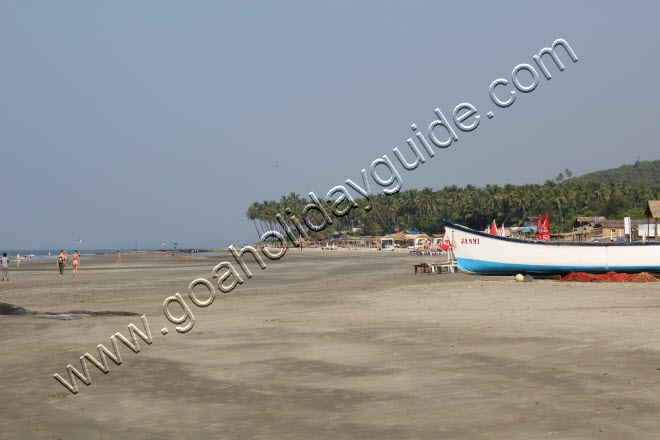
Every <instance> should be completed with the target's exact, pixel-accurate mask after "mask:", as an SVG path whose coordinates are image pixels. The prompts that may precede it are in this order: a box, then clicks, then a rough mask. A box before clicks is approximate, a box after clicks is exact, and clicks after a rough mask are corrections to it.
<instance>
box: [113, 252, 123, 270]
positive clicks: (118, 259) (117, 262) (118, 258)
mask: <svg viewBox="0 0 660 440" xmlns="http://www.w3.org/2000/svg"><path fill="white" fill-rule="evenodd" d="M115 264H119V265H122V266H123V265H124V263H122V262H121V254H120V253H119V251H117V261H115Z"/></svg>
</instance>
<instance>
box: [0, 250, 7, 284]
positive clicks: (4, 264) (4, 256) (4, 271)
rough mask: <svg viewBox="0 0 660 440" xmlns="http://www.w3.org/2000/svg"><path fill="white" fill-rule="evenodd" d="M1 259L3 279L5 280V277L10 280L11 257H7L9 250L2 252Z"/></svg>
mask: <svg viewBox="0 0 660 440" xmlns="http://www.w3.org/2000/svg"><path fill="white" fill-rule="evenodd" d="M0 261H1V262H2V281H4V280H5V278H7V281H9V258H7V252H5V253H3V254H2V258H0Z"/></svg>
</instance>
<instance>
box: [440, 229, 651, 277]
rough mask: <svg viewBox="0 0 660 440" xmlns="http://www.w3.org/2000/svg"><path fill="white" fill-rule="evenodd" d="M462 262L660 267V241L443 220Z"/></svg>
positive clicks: (512, 266) (514, 269)
mask: <svg viewBox="0 0 660 440" xmlns="http://www.w3.org/2000/svg"><path fill="white" fill-rule="evenodd" d="M443 223H444V225H445V234H449V238H450V241H451V245H452V247H453V252H454V255H455V256H456V262H457V266H458V268H459V269H460V270H462V271H464V272H468V273H474V274H485V275H512V274H519V273H520V274H565V273H569V272H589V273H605V272H610V271H613V272H626V273H635V272H660V242H650V241H647V242H633V243H570V242H551V241H530V240H520V239H516V238H505V237H500V236H497V235H491V234H487V233H484V232H479V231H475V230H473V229H469V228H466V227H464V226H459V225H456V224H454V223H452V222H450V221H447V220H443Z"/></svg>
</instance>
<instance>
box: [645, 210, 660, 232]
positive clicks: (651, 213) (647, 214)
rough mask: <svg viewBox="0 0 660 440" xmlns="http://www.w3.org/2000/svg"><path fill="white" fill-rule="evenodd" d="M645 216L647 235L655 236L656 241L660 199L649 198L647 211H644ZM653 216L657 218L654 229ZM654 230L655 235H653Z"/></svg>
mask: <svg viewBox="0 0 660 440" xmlns="http://www.w3.org/2000/svg"><path fill="white" fill-rule="evenodd" d="M644 216H645V217H646V231H645V232H646V233H647V234H646V237H655V241H658V234H657V232H658V218H659V217H660V200H649V201H648V202H646V211H644ZM651 218H653V219H654V220H655V224H654V225H653V229H652V230H651V226H652V225H651ZM651 232H653V235H651Z"/></svg>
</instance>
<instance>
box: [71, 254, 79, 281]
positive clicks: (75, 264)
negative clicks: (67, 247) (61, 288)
mask: <svg viewBox="0 0 660 440" xmlns="http://www.w3.org/2000/svg"><path fill="white" fill-rule="evenodd" d="M71 264H73V276H74V277H75V276H76V275H78V268H79V267H80V254H79V253H78V251H77V250H75V251H73V256H72V257H71Z"/></svg>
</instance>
